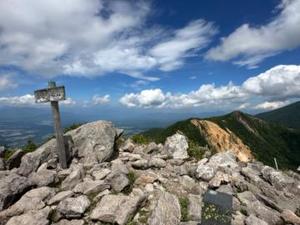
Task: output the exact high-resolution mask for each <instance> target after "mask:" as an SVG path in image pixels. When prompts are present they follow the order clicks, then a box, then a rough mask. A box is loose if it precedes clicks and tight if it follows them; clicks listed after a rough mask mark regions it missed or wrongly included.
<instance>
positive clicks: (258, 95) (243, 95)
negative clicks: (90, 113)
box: [120, 65, 300, 109]
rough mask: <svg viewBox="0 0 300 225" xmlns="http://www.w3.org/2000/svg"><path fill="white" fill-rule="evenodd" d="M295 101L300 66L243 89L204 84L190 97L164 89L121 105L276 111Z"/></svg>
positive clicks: (278, 69) (252, 81)
mask: <svg viewBox="0 0 300 225" xmlns="http://www.w3.org/2000/svg"><path fill="white" fill-rule="evenodd" d="M291 98H300V66H297V65H281V66H276V67H273V68H271V69H270V70H267V71H266V72H264V73H261V74H259V75H257V76H254V77H251V78H249V79H247V80H246V81H245V82H244V83H243V84H241V85H234V84H233V83H231V82H230V83H228V84H227V85H223V86H216V85H215V84H204V85H201V86H200V87H199V89H198V90H195V91H191V92H188V93H186V94H185V93H170V92H167V93H164V92H163V91H162V90H161V89H149V90H143V91H141V92H139V93H130V94H125V95H124V96H123V97H122V98H121V99H120V102H121V103H122V104H123V105H125V106H128V107H144V108H149V107H158V108H163V107H164V108H183V107H200V106H201V107H206V108H207V107H209V108H211V107H216V108H219V109H224V107H231V108H238V109H245V108H247V107H248V108H249V107H250V104H245V101H249V100H251V99H260V101H265V102H266V103H262V104H260V103H259V105H258V106H257V107H256V109H263V107H265V108H268V107H269V108H272V107H273V108H276V107H280V106H281V105H283V104H287V102H288V100H289V99H291Z"/></svg>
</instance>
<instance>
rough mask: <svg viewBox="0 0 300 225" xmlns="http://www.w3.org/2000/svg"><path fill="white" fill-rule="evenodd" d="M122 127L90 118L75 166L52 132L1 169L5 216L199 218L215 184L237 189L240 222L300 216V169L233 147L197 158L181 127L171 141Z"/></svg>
mask: <svg viewBox="0 0 300 225" xmlns="http://www.w3.org/2000/svg"><path fill="white" fill-rule="evenodd" d="M120 134H121V131H120V130H119V129H116V128H115V127H114V126H113V125H112V124H111V123H109V122H105V121H98V122H94V123H89V124H86V125H83V126H81V127H79V128H77V129H76V130H73V131H70V132H68V133H67V134H66V135H67V136H68V137H69V138H68V140H69V141H68V148H69V150H70V166H69V168H68V169H61V168H60V166H59V164H58V163H57V155H56V149H55V140H50V141H49V142H47V143H46V144H44V145H42V146H41V147H39V148H38V149H37V150H36V151H35V152H32V153H28V154H26V155H25V156H23V157H22V159H21V164H20V166H19V167H18V168H12V169H10V170H2V171H0V224H1V225H2V224H3V225H4V224H8V225H23V224H24V225H25V224H26V225H27V224H30V225H48V224H56V225H71V224H72V225H84V224H99V225H100V224H118V225H139V224H141V225H142V224H149V225H176V224H177V225H196V224H198V223H200V221H201V212H202V205H203V203H202V196H203V195H204V193H205V192H206V191H207V190H208V189H213V190H216V191H219V192H224V193H228V194H230V195H232V196H233V214H232V215H233V217H232V224H233V225H259V224H260V225H264V224H269V225H280V224H300V218H299V214H300V176H299V174H297V173H294V172H282V171H277V170H275V169H273V168H271V167H269V166H265V165H263V164H262V163H260V162H256V161H253V162H249V163H243V162H239V161H238V160H237V158H236V157H235V156H234V155H233V154H232V153H231V152H229V151H228V152H223V153H218V154H215V155H213V156H212V157H211V158H204V159H202V160H200V161H197V160H195V159H192V158H190V157H189V156H188V152H187V149H188V142H187V140H186V138H185V137H184V136H183V135H181V134H179V133H178V134H175V135H173V136H172V137H169V138H168V139H167V141H166V143H165V145H162V144H155V143H150V144H148V145H139V144H135V143H133V142H132V141H131V140H130V139H127V140H123V142H122V138H120ZM2 169H3V168H2ZM0 170H1V167H0Z"/></svg>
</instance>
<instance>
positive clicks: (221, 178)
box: [209, 171, 231, 188]
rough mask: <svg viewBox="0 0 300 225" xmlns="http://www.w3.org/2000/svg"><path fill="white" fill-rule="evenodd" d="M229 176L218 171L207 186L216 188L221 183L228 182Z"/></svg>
mask: <svg viewBox="0 0 300 225" xmlns="http://www.w3.org/2000/svg"><path fill="white" fill-rule="evenodd" d="M230 180H231V179H230V176H229V175H228V174H226V173H223V172H221V171H218V172H217V173H216V175H215V176H214V178H213V179H212V180H210V182H209V186H210V187H213V188H218V187H220V186H221V184H227V183H229V182H230Z"/></svg>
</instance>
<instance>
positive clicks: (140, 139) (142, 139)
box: [131, 134, 149, 144]
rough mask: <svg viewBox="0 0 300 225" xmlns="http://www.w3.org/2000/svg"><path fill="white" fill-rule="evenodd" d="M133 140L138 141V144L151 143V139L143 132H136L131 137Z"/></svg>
mask: <svg viewBox="0 0 300 225" xmlns="http://www.w3.org/2000/svg"><path fill="white" fill-rule="evenodd" d="M131 140H132V141H133V142H134V143H136V144H148V143H149V139H148V138H146V137H145V136H144V135H142V134H135V135H133V136H132V137H131Z"/></svg>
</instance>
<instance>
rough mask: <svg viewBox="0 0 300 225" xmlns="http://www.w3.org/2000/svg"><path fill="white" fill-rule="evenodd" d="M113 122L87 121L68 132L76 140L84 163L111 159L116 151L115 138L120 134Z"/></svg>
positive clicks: (77, 148) (91, 163)
mask: <svg viewBox="0 0 300 225" xmlns="http://www.w3.org/2000/svg"><path fill="white" fill-rule="evenodd" d="M120 134H121V133H120V130H119V129H116V128H115V127H114V126H113V124H112V123H111V122H107V121H96V122H92V123H87V124H84V125H82V126H81V127H79V128H77V129H75V130H72V131H70V132H68V133H67V135H70V136H71V137H72V139H73V142H74V147H75V151H76V152H78V156H79V158H81V160H82V163H84V164H89V165H93V164H96V163H101V162H104V161H106V160H108V159H110V158H111V157H112V156H113V153H114V147H115V140H116V138H117V137H119V135H120Z"/></svg>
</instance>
